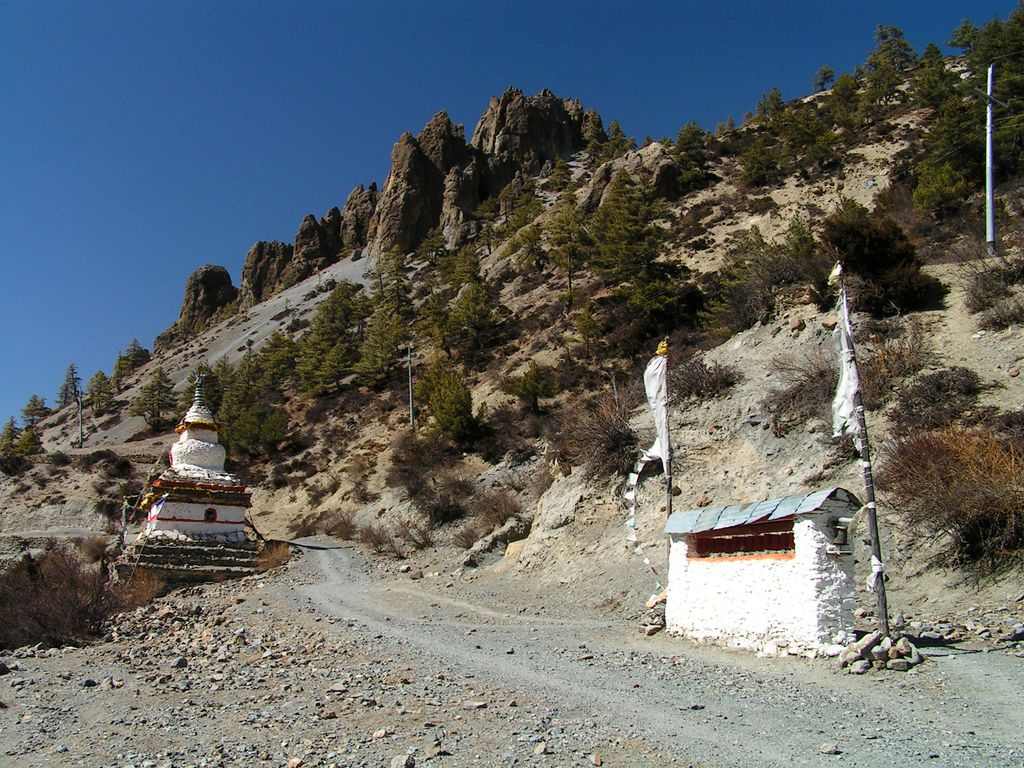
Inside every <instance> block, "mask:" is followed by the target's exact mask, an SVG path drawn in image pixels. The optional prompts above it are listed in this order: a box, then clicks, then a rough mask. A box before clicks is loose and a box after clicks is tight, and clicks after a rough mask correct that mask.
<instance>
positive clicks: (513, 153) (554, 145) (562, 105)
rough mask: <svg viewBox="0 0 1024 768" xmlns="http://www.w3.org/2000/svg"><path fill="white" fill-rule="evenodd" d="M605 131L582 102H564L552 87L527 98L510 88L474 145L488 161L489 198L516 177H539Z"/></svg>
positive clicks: (490, 113)
mask: <svg viewBox="0 0 1024 768" xmlns="http://www.w3.org/2000/svg"><path fill="white" fill-rule="evenodd" d="M600 127H601V118H600V117H599V116H598V115H597V113H596V112H594V111H593V110H590V111H587V112H584V110H583V107H582V106H580V103H579V102H578V101H575V100H570V99H560V98H558V97H557V96H555V94H553V93H552V92H551V91H549V90H547V89H545V90H543V91H541V92H540V93H538V94H537V95H536V96H524V95H523V92H522V91H520V90H519V89H518V88H509V89H508V90H507V91H505V93H503V94H502V95H501V97H500V98H497V99H496V98H492V99H491V102H490V104H489V105H488V107H487V110H486V111H485V112H484V114H483V116H482V117H481V118H480V122H478V123H477V125H476V130H475V131H473V140H472V142H470V143H471V144H472V146H473V147H474V148H476V149H478V150H480V151H481V152H482V153H483V154H484V155H486V157H487V164H488V169H489V171H490V179H489V182H490V187H491V188H490V189H489V190H487V191H488V196H489V195H491V194H496V192H497V190H500V189H501V188H502V187H504V186H505V185H506V184H507V183H508V182H510V181H511V180H512V179H513V178H514V177H515V175H516V174H517V173H522V174H525V175H531V174H536V173H539V172H540V170H541V168H543V167H544V164H545V163H549V162H553V161H554V160H555V159H556V158H558V157H565V156H566V155H569V154H572V153H573V152H578V151H580V150H581V149H583V148H584V147H585V146H586V139H585V138H584V136H586V135H587V133H588V131H592V130H600Z"/></svg>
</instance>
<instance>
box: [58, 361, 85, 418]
mask: <svg viewBox="0 0 1024 768" xmlns="http://www.w3.org/2000/svg"><path fill="white" fill-rule="evenodd" d="M81 393H82V377H81V376H79V375H78V369H77V368H76V367H75V364H74V363H69V364H68V369H67V371H66V372H65V374H64V383H63V384H61V385H60V389H59V390H58V391H57V400H56V403H57V408H63V407H64V406H65V405H67V404H68V403H73V402H75V400H77V399H78V396H79V395H80V394H81Z"/></svg>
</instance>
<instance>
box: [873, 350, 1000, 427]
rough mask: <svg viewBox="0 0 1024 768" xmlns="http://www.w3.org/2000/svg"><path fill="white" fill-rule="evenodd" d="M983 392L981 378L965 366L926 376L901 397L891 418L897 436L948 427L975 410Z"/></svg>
mask: <svg viewBox="0 0 1024 768" xmlns="http://www.w3.org/2000/svg"><path fill="white" fill-rule="evenodd" d="M983 388H984V387H983V385H982V383H981V379H980V378H978V374H976V373H975V372H974V371H972V370H971V369H970V368H963V367H961V366H954V367H952V368H949V369H948V370H945V371H937V372H935V373H930V374H928V375H927V376H922V377H921V378H920V379H918V380H917V381H916V382H914V383H913V384H912V385H911V386H909V387H907V388H906V389H904V390H903V391H902V392H900V393H899V396H898V397H897V399H896V404H895V405H894V406H893V408H892V410H891V411H890V414H889V415H890V418H891V419H892V424H893V433H895V434H897V435H907V434H910V433H912V432H916V431H918V430H930V429H941V428H944V427H947V426H949V425H950V424H953V423H954V422H956V421H958V420H959V419H960V418H961V417H962V416H963V415H964V413H965V412H967V411H969V410H970V409H971V408H973V407H974V405H975V403H976V402H977V400H978V395H979V394H980V393H981V390H982V389H983Z"/></svg>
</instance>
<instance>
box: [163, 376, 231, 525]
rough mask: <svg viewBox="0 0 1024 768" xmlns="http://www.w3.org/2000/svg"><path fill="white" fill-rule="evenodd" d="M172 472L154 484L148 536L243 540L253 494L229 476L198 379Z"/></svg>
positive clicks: (181, 428) (174, 448) (181, 426)
mask: <svg viewBox="0 0 1024 768" xmlns="http://www.w3.org/2000/svg"><path fill="white" fill-rule="evenodd" d="M175 431H176V432H177V433H178V441H177V442H176V443H174V445H172V446H171V466H170V468H169V469H167V470H165V471H164V472H163V473H162V474H161V475H160V477H158V478H157V479H156V480H154V481H153V484H152V487H151V489H150V492H149V494H148V498H149V499H150V505H149V515H148V517H147V525H146V530H145V532H144V534H143V535H144V536H146V537H150V536H171V537H179V538H181V537H183V538H191V539H206V538H215V539H221V540H225V541H230V540H241V539H244V538H245V536H246V527H247V525H248V523H247V521H246V518H245V511H246V509H248V507H249V503H250V494H249V493H248V492H247V491H246V489H245V485H244V484H243V483H242V481H241V480H239V479H238V478H237V477H235V476H234V475H232V474H230V473H228V472H225V471H224V459H225V451H224V446H222V445H221V444H220V439H219V436H218V433H219V431H220V426H219V425H218V424H217V420H216V419H215V418H214V415H213V412H212V411H211V410H210V408H209V406H207V404H206V400H205V399H204V397H203V375H202V374H198V375H197V376H196V389H195V396H194V398H193V401H192V407H191V408H189V409H188V412H187V413H186V414H185V416H184V417H183V418H182V420H181V423H180V424H178V426H177V427H176V428H175Z"/></svg>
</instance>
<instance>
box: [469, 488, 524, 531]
mask: <svg viewBox="0 0 1024 768" xmlns="http://www.w3.org/2000/svg"><path fill="white" fill-rule="evenodd" d="M522 512H523V505H522V504H520V503H519V499H517V498H516V497H515V496H514V495H513V494H511V493H509V492H508V491H505V490H498V491H487V492H485V493H482V494H480V495H479V496H477V497H476V498H475V499H474V500H473V514H474V516H475V517H476V519H477V520H478V521H479V522H480V525H481V526H483V528H485V529H486V530H488V531H490V530H493V529H495V528H497V527H499V526H501V525H504V524H505V521H506V520H509V519H510V518H513V517H515V516H516V515H521V514H522Z"/></svg>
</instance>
